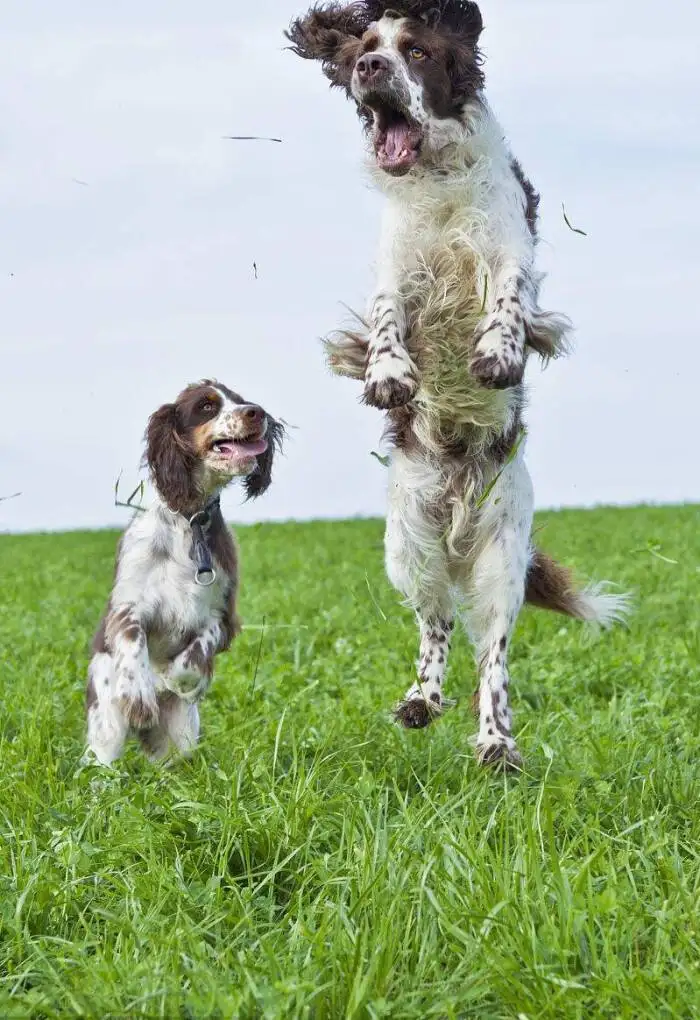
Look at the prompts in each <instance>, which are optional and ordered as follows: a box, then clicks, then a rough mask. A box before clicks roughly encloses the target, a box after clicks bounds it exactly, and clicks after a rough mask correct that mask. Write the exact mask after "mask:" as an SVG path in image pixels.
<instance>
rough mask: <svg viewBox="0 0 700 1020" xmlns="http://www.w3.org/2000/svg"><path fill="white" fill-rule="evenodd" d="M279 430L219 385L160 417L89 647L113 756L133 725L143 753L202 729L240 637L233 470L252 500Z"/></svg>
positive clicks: (268, 470)
mask: <svg viewBox="0 0 700 1020" xmlns="http://www.w3.org/2000/svg"><path fill="white" fill-rule="evenodd" d="M282 433H283V430H282V426H281V425H280V424H279V423H278V422H277V421H275V419H274V418H271V417H270V415H268V414H267V413H266V412H265V411H264V410H263V409H262V408H261V407H258V406H257V405H256V404H250V403H248V402H247V401H245V400H244V399H243V398H242V397H240V396H239V395H238V394H237V393H234V392H232V391H231V390H230V389H228V388H227V387H226V386H222V385H221V384H220V383H218V382H214V381H212V380H205V381H204V382H201V383H196V384H193V385H190V386H188V387H187V388H186V389H185V390H183V391H182V393H181V394H180V395H179V396H178V398H177V399H176V400H175V402H174V403H172V404H165V405H164V406H163V407H161V408H160V409H159V410H158V411H156V412H155V414H153V415H152V416H151V418H150V420H149V422H148V428H147V430H146V454H145V458H144V459H145V461H146V463H147V465H148V468H149V470H150V474H151V478H152V480H153V483H154V486H155V490H156V498H155V501H154V504H153V506H151V507H150V508H149V509H147V510H146V511H145V512H143V513H140V514H139V513H137V514H136V515H135V516H134V518H133V520H132V521H131V523H130V524H129V526H128V527H127V529H126V531H125V532H124V535H123V536H122V538H121V541H120V543H119V548H118V552H117V561H116V570H115V577H114V585H113V587H112V594H111V597H110V600H109V604H108V607H107V611H106V613H105V616H104V618H103V620H102V623H101V625H100V629H99V631H98V633H97V635H96V637H95V641H94V644H93V657H92V660H91V662H90V669H89V678H88V684H87V729H88V744H89V746H90V748H91V750H92V751H93V752H94V754H95V756H96V757H97V759H98V760H99V761H100V762H102V763H103V764H110V763H111V762H113V761H114V760H115V759H116V758H118V757H119V755H120V754H121V751H122V748H123V746H124V742H125V740H126V738H127V736H128V734H129V732H134V733H135V734H137V735H138V737H139V739H140V741H141V744H142V746H143V748H144V750H145V751H146V753H147V754H148V755H149V756H150V757H152V758H160V757H163V756H164V755H165V754H166V753H167V752H168V749H169V746H170V744H171V743H172V744H173V745H174V746H175V748H176V749H177V750H178V751H180V752H181V753H183V754H187V753H188V752H190V751H192V750H193V748H194V747H195V745H196V743H197V739H198V736H199V710H198V707H197V703H198V701H199V700H200V699H201V697H202V696H203V695H204V693H205V692H206V690H207V688H208V687H209V685H210V683H211V680H212V676H213V670H214V657H215V656H216V655H217V654H218V653H219V652H223V651H225V650H226V649H227V648H228V647H229V645H230V644H231V641H232V639H233V638H234V636H235V635H236V634H237V633H238V630H239V623H238V619H237V616H236V595H237V588H238V556H237V551H236V545H235V542H234V538H233V535H232V533H231V531H230V529H229V528H228V527H227V526H226V524H225V522H224V519H223V517H222V514H221V509H220V506H219V494H220V493H221V491H222V489H223V488H224V487H225V486H227V485H228V484H229V483H230V482H231V481H233V479H234V478H236V477H243V478H245V482H244V484H245V488H246V491H247V495H248V497H255V496H260V495H261V494H262V493H263V492H265V490H266V489H267V488H268V486H269V485H270V481H271V477H272V462H273V456H274V452H275V450H276V449H277V448H278V447H279V445H280V442H281V439H282Z"/></svg>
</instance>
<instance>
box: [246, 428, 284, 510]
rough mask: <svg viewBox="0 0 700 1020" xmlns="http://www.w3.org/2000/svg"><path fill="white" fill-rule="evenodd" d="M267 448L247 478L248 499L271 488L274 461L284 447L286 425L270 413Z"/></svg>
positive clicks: (254, 497)
mask: <svg viewBox="0 0 700 1020" xmlns="http://www.w3.org/2000/svg"><path fill="white" fill-rule="evenodd" d="M265 438H266V439H267V449H266V450H265V452H264V453H261V454H260V456H259V457H258V466H257V468H256V469H255V471H253V473H252V474H250V475H248V476H247V478H246V480H245V483H244V484H245V491H246V499H256V498H257V497H258V496H262V494H263V493H264V492H267V490H268V489H269V488H270V482H271V481H272V462H273V460H274V458H275V454H276V453H277V452H278V450H281V449H282V442H283V440H284V426H283V425H282V423H281V422H279V421H275V419H274V418H272V417H271V416H270V415H268V416H267V432H266V433H265Z"/></svg>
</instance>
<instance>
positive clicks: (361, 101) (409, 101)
mask: <svg viewBox="0 0 700 1020" xmlns="http://www.w3.org/2000/svg"><path fill="white" fill-rule="evenodd" d="M482 27H483V25H482V20H481V13H480V11H479V8H478V6H477V4H476V3H473V2H471V0H436V2H435V3H430V2H429V0H427V2H426V0H394V2H393V3H392V0H385V2H382V0H361V2H359V3H352V4H350V5H349V6H345V7H344V6H341V5H340V4H336V3H331V4H329V5H327V6H325V7H316V8H312V10H311V11H309V13H308V14H307V15H306V17H304V18H298V19H297V20H296V21H294V22H293V23H292V25H291V28H290V30H289V32H288V38H289V39H290V40H291V42H292V44H293V45H292V49H293V50H294V52H295V53H297V54H298V55H299V56H302V57H305V58H307V59H315V60H320V61H321V62H322V65H323V70H324V72H325V74H326V76H327V77H328V78H330V81H331V83H332V84H333V85H337V86H340V87H342V88H344V89H345V90H346V92H347V93H348V95H349V96H351V97H352V98H353V99H354V100H355V102H356V103H357V105H358V109H359V112H360V115H361V116H362V117H363V118H364V119H365V121H366V122H367V124H368V125H369V127H370V130H371V133H372V142H373V146H374V153H375V158H376V161H377V165H378V167H379V168H380V169H381V170H384V171H386V172H387V173H390V174H395V175H400V174H405V173H406V172H407V171H409V170H410V169H411V168H412V167H413V166H415V165H416V164H417V163H419V161H420V160H421V157H423V158H425V159H426V160H430V158H431V156H434V155H435V154H436V153H437V152H439V150H440V149H441V148H443V147H444V146H445V145H446V144H447V143H448V142H450V141H455V140H457V139H458V138H459V137H460V134H461V129H462V118H463V114H464V110H465V106H466V104H467V103H469V102H470V100H473V99H474V98H475V97H476V96H477V95H478V93H479V92H480V90H481V88H482V87H483V83H484V80H483V73H482V71H481V55H480V53H479V47H478V41H479V36H480V34H481V30H482Z"/></svg>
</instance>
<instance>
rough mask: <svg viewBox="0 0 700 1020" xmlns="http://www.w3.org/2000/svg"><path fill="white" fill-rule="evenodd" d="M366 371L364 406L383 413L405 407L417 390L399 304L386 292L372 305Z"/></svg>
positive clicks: (416, 377) (401, 309) (378, 296)
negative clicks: (375, 408)
mask: <svg viewBox="0 0 700 1020" xmlns="http://www.w3.org/2000/svg"><path fill="white" fill-rule="evenodd" d="M370 324H371V326H370V332H369V336H368V341H369V343H368V347H367V368H366V370H365V392H364V397H363V400H364V402H365V404H370V405H371V406H372V407H379V408H382V409H384V410H386V409H388V408H390V407H401V406H403V405H404V404H408V403H409V401H410V400H412V399H413V397H414V396H415V394H416V390H417V389H418V375H417V372H416V367H415V365H414V364H413V362H412V361H411V358H410V357H409V354H408V351H407V350H406V347H405V344H404V339H405V334H406V326H405V317H404V312H403V307H402V303H401V302H400V301H399V300H398V298H397V297H395V296H394V295H393V294H391V293H390V292H388V291H380V292H379V293H378V294H377V295H376V297H375V298H374V301H373V302H372V310H371V312H370Z"/></svg>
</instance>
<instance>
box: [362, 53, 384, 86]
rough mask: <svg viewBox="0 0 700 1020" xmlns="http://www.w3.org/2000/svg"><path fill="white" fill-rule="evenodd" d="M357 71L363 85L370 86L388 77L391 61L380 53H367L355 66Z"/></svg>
mask: <svg viewBox="0 0 700 1020" xmlns="http://www.w3.org/2000/svg"><path fill="white" fill-rule="evenodd" d="M355 70H356V71H357V77H358V78H359V79H360V82H361V83H362V85H369V84H370V83H374V82H377V81H379V80H380V79H381V78H383V77H384V76H385V75H386V73H387V71H388V70H389V61H388V60H387V59H386V57H382V56H381V55H380V54H379V53H366V54H365V55H364V57H360V59H359V60H358V61H357V63H356V64H355Z"/></svg>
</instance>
